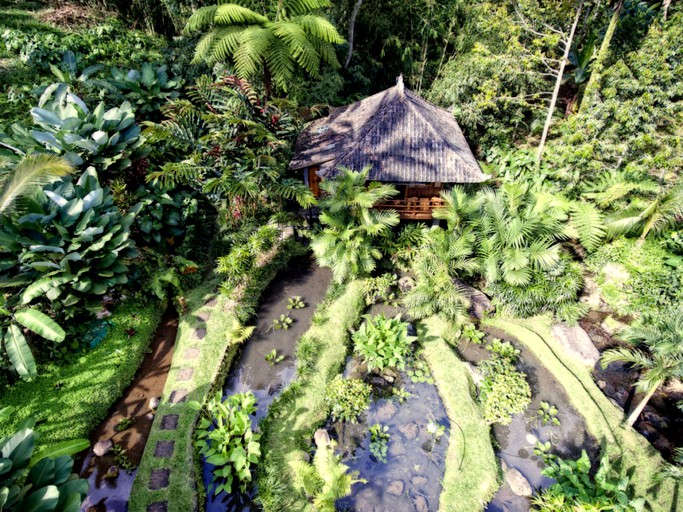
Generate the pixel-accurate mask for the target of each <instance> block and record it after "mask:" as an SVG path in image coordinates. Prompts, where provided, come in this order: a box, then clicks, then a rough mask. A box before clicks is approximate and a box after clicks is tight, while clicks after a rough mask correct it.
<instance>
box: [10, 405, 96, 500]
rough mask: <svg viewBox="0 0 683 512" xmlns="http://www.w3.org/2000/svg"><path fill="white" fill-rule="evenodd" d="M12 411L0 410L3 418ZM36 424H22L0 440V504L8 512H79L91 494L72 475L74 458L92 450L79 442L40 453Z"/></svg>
mask: <svg viewBox="0 0 683 512" xmlns="http://www.w3.org/2000/svg"><path fill="white" fill-rule="evenodd" d="M9 414H11V410H8V409H3V410H0V419H2V416H3V415H9ZM35 424H36V420H35V419H33V418H29V419H27V420H26V421H24V422H22V424H20V425H19V426H18V428H17V429H16V431H15V432H14V433H13V434H12V435H11V436H8V437H2V438H0V457H1V459H0V460H2V474H0V504H1V506H2V510H3V511H6V512H23V511H28V510H31V511H34V512H78V510H79V509H80V507H81V503H82V502H83V500H84V499H85V497H86V495H87V494H88V489H89V486H88V481H87V480H83V479H81V478H78V475H77V474H75V473H72V472H71V470H72V469H73V465H74V460H73V459H72V458H71V454H74V453H77V452H79V451H81V450H83V449H85V448H87V447H88V446H89V443H88V441H87V440H75V441H69V442H67V443H62V444H60V445H58V446H54V447H52V448H51V449H47V450H44V451H36V450H35V448H36V441H37V438H38V435H37V433H36V432H35V430H34V427H35Z"/></svg>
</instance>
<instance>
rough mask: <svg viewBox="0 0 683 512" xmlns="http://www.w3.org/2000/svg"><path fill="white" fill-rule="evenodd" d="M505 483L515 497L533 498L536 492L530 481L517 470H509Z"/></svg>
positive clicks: (506, 473)
mask: <svg viewBox="0 0 683 512" xmlns="http://www.w3.org/2000/svg"><path fill="white" fill-rule="evenodd" d="M505 481H506V482H507V484H508V485H509V486H510V490H511V491H512V493H513V494H514V495H515V496H531V495H532V494H533V492H534V491H533V489H532V488H531V484H530V483H529V480H527V479H526V478H525V477H524V475H523V474H522V473H520V472H519V471H518V470H516V469H515V468H508V470H507V471H506V472H505Z"/></svg>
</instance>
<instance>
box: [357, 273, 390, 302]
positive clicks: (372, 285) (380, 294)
mask: <svg viewBox="0 0 683 512" xmlns="http://www.w3.org/2000/svg"><path fill="white" fill-rule="evenodd" d="M397 282H398V277H397V276H396V274H388V273H387V274H382V275H381V276H377V277H369V278H368V279H366V280H364V281H363V288H364V290H363V291H364V293H365V303H366V304H367V305H368V306H369V305H371V304H376V303H378V302H385V303H392V302H396V294H395V293H394V292H392V289H393V288H395V287H396V284H397Z"/></svg>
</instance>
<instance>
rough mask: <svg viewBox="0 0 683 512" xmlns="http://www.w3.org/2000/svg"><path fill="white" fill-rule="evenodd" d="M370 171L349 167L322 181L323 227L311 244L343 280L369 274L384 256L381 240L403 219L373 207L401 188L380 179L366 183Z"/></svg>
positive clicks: (341, 280)
mask: <svg viewBox="0 0 683 512" xmlns="http://www.w3.org/2000/svg"><path fill="white" fill-rule="evenodd" d="M369 172H370V169H369V168H366V169H363V170H362V171H352V170H350V169H345V170H344V171H343V172H342V173H341V174H340V175H339V176H338V177H336V178H335V179H331V180H325V181H323V183H322V184H321V188H322V190H324V191H325V193H326V196H325V197H324V198H322V199H321V200H320V202H319V207H320V210H321V213H320V223H321V224H322V229H321V230H320V231H319V232H318V233H317V234H316V235H315V236H314V237H313V240H312V242H311V247H312V249H313V252H314V253H315V256H316V258H317V259H318V263H319V264H320V265H322V266H325V267H330V268H331V269H332V273H333V275H334V279H335V280H336V281H337V282H339V283H342V282H344V281H345V280H347V279H349V278H352V277H358V276H364V275H368V274H370V273H371V272H372V271H373V270H374V269H375V268H376V267H377V261H378V260H380V259H381V258H382V253H381V251H380V249H379V247H380V243H381V241H382V239H383V238H384V237H386V236H387V235H388V233H389V232H390V230H391V227H393V226H395V225H397V224H398V221H399V219H398V215H397V214H396V212H394V211H392V210H376V209H372V208H373V206H375V205H377V204H381V203H382V202H383V201H385V200H386V199H389V198H390V197H393V196H394V195H396V194H397V191H396V189H395V188H394V187H392V186H391V185H386V184H380V183H376V182H372V183H369V184H367V186H366V182H367V179H368V173H369Z"/></svg>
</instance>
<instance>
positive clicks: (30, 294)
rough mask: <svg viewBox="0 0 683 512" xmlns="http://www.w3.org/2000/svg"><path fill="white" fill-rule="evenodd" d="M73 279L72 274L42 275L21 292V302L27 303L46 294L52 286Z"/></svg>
mask: <svg viewBox="0 0 683 512" xmlns="http://www.w3.org/2000/svg"><path fill="white" fill-rule="evenodd" d="M72 279H73V277H72V276H59V277H44V278H42V279H38V280H37V281H36V282H35V283H33V284H31V285H29V286H27V287H26V289H25V290H24V293H22V294H21V303H22V304H28V303H29V302H31V301H32V300H33V299H35V298H36V297H40V296H41V295H44V294H46V293H47V292H48V291H50V290H51V289H52V288H55V287H57V286H61V285H63V284H66V283H68V282H69V281H71V280H72Z"/></svg>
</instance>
